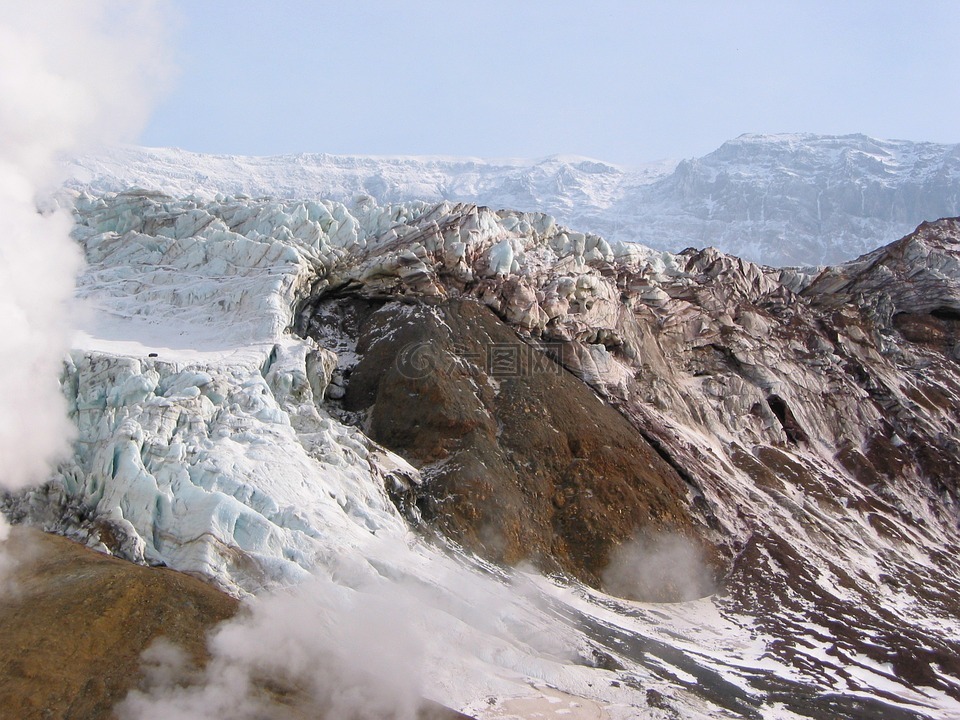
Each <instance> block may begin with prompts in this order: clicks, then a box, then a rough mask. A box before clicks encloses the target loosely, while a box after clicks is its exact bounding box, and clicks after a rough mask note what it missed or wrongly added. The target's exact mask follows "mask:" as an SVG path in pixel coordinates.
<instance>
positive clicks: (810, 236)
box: [614, 134, 960, 265]
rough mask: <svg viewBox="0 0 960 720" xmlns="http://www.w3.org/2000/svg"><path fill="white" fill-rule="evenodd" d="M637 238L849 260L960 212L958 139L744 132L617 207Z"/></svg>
mask: <svg viewBox="0 0 960 720" xmlns="http://www.w3.org/2000/svg"><path fill="white" fill-rule="evenodd" d="M614 209H616V210H621V216H622V217H624V218H626V217H629V218H630V220H629V223H630V225H631V226H632V227H635V228H636V239H637V240H640V241H641V242H644V243H646V244H649V245H652V246H654V247H664V248H670V249H676V247H677V245H678V244H682V243H686V245H692V246H697V247H703V246H708V245H713V246H715V247H718V248H720V249H722V250H723V251H724V252H729V253H732V254H735V255H740V256H741V257H744V258H747V259H750V260H754V261H757V262H763V263H766V264H769V265H805V264H809V265H821V264H828V263H836V262H841V261H844V260H849V259H852V258H854V257H856V256H858V255H860V254H863V253H865V252H868V251H870V250H873V249H874V248H876V247H877V246H879V245H883V244H886V243H889V242H892V241H893V240H895V239H897V238H899V237H901V236H902V235H904V234H906V233H907V232H909V231H910V230H911V229H912V228H913V227H915V226H916V225H917V224H918V223H920V222H922V221H924V220H936V219H939V218H941V217H947V216H953V215H956V214H958V212H960V145H936V144H934V143H916V142H907V141H902V140H892V141H888V140H875V139H873V138H869V137H867V136H865V135H843V136H829V135H827V136H825V135H810V134H803V135H742V136H740V137H739V138H737V139H736V140H731V141H730V142H727V143H724V144H723V145H722V146H721V147H720V148H719V149H717V150H715V151H714V152H712V153H710V154H709V155H706V156H704V157H702V158H699V159H694V160H684V161H683V162H681V163H680V164H679V165H678V166H677V168H676V170H674V172H673V173H672V174H670V175H668V176H666V177H664V178H662V179H661V180H659V181H658V182H656V183H654V184H653V185H651V186H649V187H646V188H643V189H642V190H641V191H634V192H632V193H625V194H624V197H623V199H622V200H620V201H619V202H618V203H617V204H615V205H614Z"/></svg>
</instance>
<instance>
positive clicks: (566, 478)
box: [345, 300, 697, 584]
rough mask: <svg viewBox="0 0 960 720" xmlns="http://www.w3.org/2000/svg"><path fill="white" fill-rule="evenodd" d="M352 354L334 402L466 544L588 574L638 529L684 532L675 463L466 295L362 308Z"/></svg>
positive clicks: (427, 512) (685, 513) (687, 517)
mask: <svg viewBox="0 0 960 720" xmlns="http://www.w3.org/2000/svg"><path fill="white" fill-rule="evenodd" d="M558 349H559V346H558V347H555V348H554V350H558ZM357 350H358V352H360V353H361V354H362V359H361V361H360V362H359V364H358V365H357V366H356V367H355V368H354V369H353V372H352V374H351V376H350V381H349V386H348V390H347V395H346V398H345V407H346V408H347V409H348V410H352V411H358V410H366V409H368V408H369V420H368V422H369V432H370V434H371V436H372V437H373V439H375V440H376V441H378V442H380V443H383V444H384V445H386V446H387V447H389V448H390V449H391V450H393V451H395V452H398V453H399V454H401V455H403V456H404V457H406V458H407V459H409V460H411V461H413V462H415V463H416V464H417V465H418V466H420V468H421V471H422V474H423V476H424V478H425V484H424V487H423V489H422V491H421V496H420V498H419V501H418V504H419V506H420V509H421V511H422V513H423V515H424V517H425V518H426V519H427V520H429V521H431V522H432V523H434V524H435V525H436V526H437V527H439V528H440V529H442V530H443V531H444V532H445V533H447V534H448V535H449V536H451V537H452V538H454V539H455V540H457V541H459V542H461V543H463V544H464V545H466V546H467V547H469V548H471V549H474V550H476V551H478V552H481V553H482V554H485V555H487V556H489V557H493V558H494V559H496V560H498V561H502V562H506V563H517V562H520V561H523V560H531V561H534V562H536V563H538V564H541V565H543V566H545V567H548V568H549V567H557V566H559V567H560V568H562V569H564V570H566V571H568V572H571V573H573V574H574V575H577V576H579V577H581V578H583V579H584V580H586V581H588V582H591V583H594V584H596V583H598V582H599V577H600V573H601V571H602V570H603V568H604V567H605V566H606V564H607V561H608V555H609V552H610V550H611V548H612V547H614V546H615V545H617V544H618V543H620V542H622V541H624V540H626V539H627V538H629V537H631V536H632V535H634V533H636V532H637V530H638V529H641V528H642V529H644V530H645V531H646V532H650V533H656V532H659V531H662V530H666V531H670V532H673V533H681V534H685V535H689V536H691V537H695V536H696V534H697V531H696V529H695V521H694V519H693V517H692V516H691V512H690V502H689V501H688V498H687V496H688V487H687V485H686V483H685V482H684V480H683V479H682V478H681V477H680V476H679V475H678V474H677V473H676V471H674V469H673V468H672V467H670V465H669V464H668V463H667V462H665V461H664V460H663V459H662V458H661V457H660V456H659V455H658V453H657V452H656V451H655V450H654V449H653V448H652V447H651V446H650V445H649V444H648V443H647V442H646V441H645V440H644V439H643V438H642V437H641V436H640V435H639V434H638V433H637V432H636V430H635V429H634V428H633V427H632V426H631V424H630V423H629V422H628V421H627V420H626V419H625V418H624V417H623V416H622V415H621V414H620V413H618V412H617V411H616V410H615V409H614V408H612V407H611V406H610V405H608V404H606V403H604V402H602V401H601V400H600V399H599V398H598V397H597V396H596V394H595V393H594V392H593V391H592V390H591V389H590V388H589V387H588V386H587V385H585V384H584V383H583V382H581V381H580V380H579V379H578V378H576V377H575V376H573V375H572V374H570V373H569V372H568V371H567V370H565V369H564V368H563V367H562V366H561V365H560V364H558V363H557V362H555V361H554V360H553V359H551V357H550V356H549V355H548V352H549V351H550V348H543V349H540V348H536V347H533V346H532V345H530V344H528V343H526V342H524V341H523V340H521V339H520V338H519V337H518V336H517V335H516V333H515V332H513V331H512V330H511V329H510V328H509V327H508V326H507V325H505V324H504V323H503V322H501V321H500V320H499V319H498V318H497V317H496V315H494V313H493V312H492V311H491V310H490V309H488V308H487V307H485V306H483V305H481V304H480V303H478V302H476V301H473V300H449V301H444V302H437V303H432V304H426V303H416V304H412V305H411V304H399V303H391V304H387V305H383V306H382V307H380V308H378V309H375V310H374V309H372V308H370V309H369V311H368V314H367V316H366V319H365V320H364V321H363V322H362V323H361V324H360V327H359V342H358V346H357Z"/></svg>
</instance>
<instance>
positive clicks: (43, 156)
mask: <svg viewBox="0 0 960 720" xmlns="http://www.w3.org/2000/svg"><path fill="white" fill-rule="evenodd" d="M160 17H161V15H160V6H159V5H158V4H157V3H153V2H132V1H131V2H121V1H120V0H86V1H85V2H75V1H74V0H37V1H35V2H29V3H4V7H3V13H2V17H0V98H2V101H0V223H2V225H0V228H2V230H0V490H16V489H19V488H23V487H27V486H29V485H32V484H35V483H37V482H41V481H43V480H44V479H45V478H46V476H47V475H48V474H49V472H50V468H51V465H52V464H53V463H55V462H56V461H57V460H59V459H62V458H63V457H64V456H66V455H67V454H68V453H69V451H70V442H71V439H72V437H73V427H72V425H71V423H70V422H69V420H68V419H67V415H66V404H65V402H64V398H63V396H62V394H61V392H60V387H59V384H58V378H59V376H60V372H61V369H62V365H63V359H64V355H65V353H66V351H67V350H68V348H69V342H70V334H71V317H70V315H71V310H70V305H71V298H72V296H73V290H74V281H75V277H76V274H77V272H78V271H79V269H80V268H81V266H82V258H81V256H80V252H79V250H78V248H77V247H76V244H75V243H74V242H73V241H72V240H71V239H70V235H69V233H70V229H71V224H72V220H71V218H70V216H69V213H67V212H65V211H46V212H44V213H43V214H41V213H40V212H38V200H39V199H40V198H41V197H43V196H44V195H45V194H46V193H49V192H50V191H51V190H53V189H54V188H55V186H56V182H57V180H58V177H57V167H58V165H57V161H58V159H59V158H61V157H63V156H65V155H68V154H70V153H73V152H76V151H78V150H80V149H81V148H83V147H85V146H88V145H91V144H99V143H116V142H121V141H124V140H129V139H130V138H131V137H133V134H134V133H135V132H136V131H137V130H138V129H139V127H140V126H141V124H142V123H143V121H144V120H145V118H146V116H147V113H148V111H149V108H150V102H149V101H150V99H151V98H152V97H154V96H155V94H156V92H157V91H158V90H159V89H160V88H161V87H162V84H163V83H162V80H163V78H165V77H166V76H167V68H168V64H167V63H166V62H158V60H157V59H158V58H163V57H165V56H164V55H163V54H162V53H160V52H159V48H160V47H161V44H160V38H161V33H160V32H159V29H160V27H161V25H160V22H159V20H160ZM2 523H4V520H3V518H2V517H0V524H2ZM3 536H5V531H4V530H2V529H0V538H2V537H3Z"/></svg>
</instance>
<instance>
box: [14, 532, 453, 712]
mask: <svg viewBox="0 0 960 720" xmlns="http://www.w3.org/2000/svg"><path fill="white" fill-rule="evenodd" d="M4 550H5V551H6V552H7V553H8V554H9V555H11V556H12V557H14V558H17V560H18V563H17V566H16V568H15V570H14V573H13V585H12V588H13V589H12V590H8V591H7V592H5V593H4V594H3V595H0V717H3V718H17V719H18V720H31V719H32V718H38V719H39V718H42V719H43V720H58V719H63V720H98V719H100V718H103V719H106V718H115V717H116V714H115V713H114V711H113V708H114V707H115V706H116V705H117V703H118V702H120V701H121V700H122V699H123V698H124V697H125V696H126V695H127V693H128V692H129V691H130V690H132V689H134V688H136V687H137V686H138V683H140V682H141V679H142V674H141V672H140V668H141V655H142V653H143V651H144V650H145V649H146V648H147V647H148V646H150V645H151V643H153V641H154V640H156V639H158V638H160V637H163V638H166V639H167V640H169V641H170V642H171V643H173V644H175V645H177V646H179V647H180V648H181V649H182V650H183V651H184V652H185V654H186V658H187V659H188V660H190V661H191V662H192V664H194V665H195V666H196V667H202V666H203V665H204V664H205V663H206V661H207V660H208V657H209V653H208V651H207V633H208V631H210V630H211V629H212V628H213V627H214V626H215V625H216V624H218V623H220V622H221V621H224V620H227V619H228V618H231V617H232V616H233V615H234V614H235V613H236V612H237V610H238V609H239V607H240V603H239V601H238V600H236V599H235V598H232V597H230V596H229V595H225V594H224V593H222V592H220V591H219V590H216V589H214V588H213V587H211V586H210V585H208V584H206V583H204V582H202V581H200V580H197V579H195V578H192V577H190V576H188V575H184V574H183V573H178V572H174V571H173V570H167V569H163V568H150V567H143V566H140V565H134V564H133V563H129V562H127V561H124V560H118V559H116V558H112V557H108V556H106V555H101V554H100V553H97V552H94V551H93V550H90V549H88V548H85V547H83V546H82V545H79V544H77V543H75V542H72V541H70V540H67V539H65V538H62V537H58V536H56V535H47V534H44V533H40V532H38V531H35V530H31V529H25V528H15V529H14V532H13V533H12V535H11V537H10V539H8V540H7V541H6V542H5V543H4ZM10 586H11V585H10V581H9V579H8V578H4V588H9V587H10ZM260 691H261V699H264V700H266V703H265V704H264V705H263V707H265V708H266V709H267V710H266V712H268V714H267V715H266V716H264V717H265V719H266V718H273V719H274V720H300V719H301V718H303V719H304V720H305V719H306V718H310V719H311V720H318V718H319V719H320V720H322V715H319V714H318V712H317V711H316V709H315V708H314V703H313V702H312V701H311V699H310V698H309V697H304V696H302V695H303V694H302V693H300V691H299V690H298V689H296V688H285V687H284V686H282V685H279V684H276V683H273V682H271V681H270V680H269V679H267V678H265V679H264V684H263V687H262V688H260ZM419 717H420V718H421V720H457V719H465V720H470V719H469V717H468V716H466V715H462V714H460V713H457V712H454V711H452V710H450V709H448V708H445V707H443V706H441V705H438V704H436V703H433V702H429V701H427V702H425V703H424V706H423V708H422V709H421V711H420V714H419ZM330 720H332V719H330ZM338 720H339V719H338Z"/></svg>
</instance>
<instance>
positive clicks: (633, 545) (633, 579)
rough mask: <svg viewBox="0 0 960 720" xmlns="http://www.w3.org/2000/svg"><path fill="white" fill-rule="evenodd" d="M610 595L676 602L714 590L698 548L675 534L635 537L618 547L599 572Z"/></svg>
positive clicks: (648, 600) (707, 568) (687, 539)
mask: <svg viewBox="0 0 960 720" xmlns="http://www.w3.org/2000/svg"><path fill="white" fill-rule="evenodd" d="M603 589H604V590H606V591H607V592H608V593H610V594H611V595H616V596H618V597H624V598H629V599H631V600H640V601H644V602H680V601H683V600H694V599H696V598H701V597H704V596H705V595H709V594H710V593H712V592H714V590H715V583H714V579H713V574H712V572H711V571H710V568H709V566H708V565H707V563H706V562H705V560H704V556H703V552H702V550H701V549H700V547H699V546H698V545H697V544H696V543H694V542H693V541H692V540H690V539H689V538H686V537H684V536H683V535H679V534H676V533H661V534H659V535H655V536H652V537H647V536H642V535H638V536H636V537H634V538H632V539H631V540H629V541H627V542H625V543H623V544H622V545H620V546H618V547H617V548H616V549H615V550H614V551H613V552H612V553H611V557H610V562H609V564H608V565H607V567H606V569H605V570H604V572H603Z"/></svg>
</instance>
